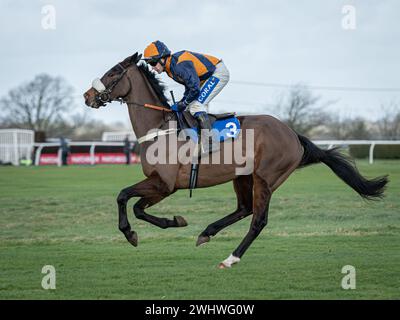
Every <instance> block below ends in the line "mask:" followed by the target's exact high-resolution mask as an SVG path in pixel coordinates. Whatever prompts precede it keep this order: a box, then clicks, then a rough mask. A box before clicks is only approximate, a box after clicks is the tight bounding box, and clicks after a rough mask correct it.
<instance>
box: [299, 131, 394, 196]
mask: <svg viewBox="0 0 400 320" xmlns="http://www.w3.org/2000/svg"><path fill="white" fill-rule="evenodd" d="M298 137H299V140H300V143H301V145H302V146H303V148H304V154H303V159H302V160H301V162H300V165H299V167H300V168H301V167H305V166H307V165H310V164H314V163H319V162H322V163H325V164H326V165H327V166H328V167H329V168H331V169H332V171H333V172H334V173H335V174H336V175H337V176H338V177H339V178H340V179H342V180H343V181H344V182H345V183H346V184H348V185H349V186H350V187H351V188H353V189H354V190H355V191H356V192H357V193H358V194H359V195H360V196H361V197H363V198H365V199H368V200H374V199H376V198H378V199H380V198H382V197H383V196H384V194H383V192H384V191H385V186H386V184H387V183H388V177H387V175H386V176H382V177H378V178H375V179H371V180H368V179H366V178H364V177H363V176H362V175H361V174H360V172H359V171H358V169H357V167H356V166H355V164H354V161H352V160H351V159H349V158H348V157H346V156H345V155H343V154H341V153H340V152H339V151H338V150H337V149H338V148H333V149H330V150H322V149H320V148H318V147H317V146H316V145H315V144H314V143H312V142H311V141H310V140H309V139H307V138H306V137H304V136H301V135H299V134H298Z"/></svg>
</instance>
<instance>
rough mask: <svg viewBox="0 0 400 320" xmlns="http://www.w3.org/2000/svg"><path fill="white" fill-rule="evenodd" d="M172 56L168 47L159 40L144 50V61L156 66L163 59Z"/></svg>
mask: <svg viewBox="0 0 400 320" xmlns="http://www.w3.org/2000/svg"><path fill="white" fill-rule="evenodd" d="M170 54H171V51H170V50H169V49H168V47H167V46H166V45H165V44H164V43H162V42H161V41H159V40H157V41H154V42H152V43H150V44H149V45H148V46H147V47H146V49H144V58H143V60H145V61H147V62H148V63H150V64H154V65H155V64H156V63H157V62H158V61H159V60H160V59H161V58H163V57H166V56H169V55H170Z"/></svg>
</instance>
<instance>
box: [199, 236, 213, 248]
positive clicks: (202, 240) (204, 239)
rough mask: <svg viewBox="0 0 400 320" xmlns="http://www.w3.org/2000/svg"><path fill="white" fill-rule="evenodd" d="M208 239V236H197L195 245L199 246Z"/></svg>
mask: <svg viewBox="0 0 400 320" xmlns="http://www.w3.org/2000/svg"><path fill="white" fill-rule="evenodd" d="M209 241H210V237H209V236H199V237H198V238H197V242H196V247H198V246H201V245H202V244H205V243H206V242H209Z"/></svg>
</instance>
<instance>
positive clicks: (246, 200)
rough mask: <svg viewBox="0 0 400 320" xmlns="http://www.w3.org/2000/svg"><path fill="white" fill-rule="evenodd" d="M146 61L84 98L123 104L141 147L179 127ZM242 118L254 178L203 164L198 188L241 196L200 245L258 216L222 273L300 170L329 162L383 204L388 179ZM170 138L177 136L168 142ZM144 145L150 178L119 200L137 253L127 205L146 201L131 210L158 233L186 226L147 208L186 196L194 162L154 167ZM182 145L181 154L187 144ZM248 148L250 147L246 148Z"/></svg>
mask: <svg viewBox="0 0 400 320" xmlns="http://www.w3.org/2000/svg"><path fill="white" fill-rule="evenodd" d="M140 59H141V55H139V54H138V53H135V54H134V55H132V56H130V57H128V58H126V59H125V60H123V61H122V62H120V63H118V64H117V65H115V66H114V67H113V68H111V69H110V70H109V71H107V72H106V73H105V74H104V75H103V77H102V78H101V79H97V80H96V81H93V84H92V87H91V88H90V89H89V90H88V91H86V92H85V93H84V99H85V103H86V105H87V106H90V107H92V108H99V107H100V106H104V105H106V104H107V103H108V102H111V101H121V102H125V103H126V104H127V106H128V111H129V116H130V120H131V123H132V127H133V130H134V132H135V134H136V136H137V137H139V140H140V138H141V137H142V138H143V137H147V136H148V132H149V130H151V129H154V128H164V127H165V126H166V124H167V123H169V122H170V121H173V120H176V115H175V113H173V112H170V111H171V110H169V104H168V99H167V98H166V96H165V95H164V86H163V84H162V83H161V82H160V81H159V80H158V79H157V78H156V76H155V75H154V74H153V73H152V72H151V71H150V70H149V69H148V67H147V66H146V65H145V64H144V63H141V62H140ZM152 106H153V107H152ZM157 106H158V107H157ZM238 119H239V122H240V126H241V133H240V134H239V136H242V138H244V139H245V137H244V132H245V131H246V130H252V131H253V132H254V135H253V138H254V153H253V156H252V158H251V159H248V160H250V161H252V163H253V167H252V171H251V172H249V173H248V174H237V170H235V169H236V168H237V166H238V163H236V162H232V163H227V164H225V163H220V164H212V163H211V164H207V163H204V164H203V163H200V166H199V173H198V181H197V186H198V187H210V186H214V185H218V184H222V183H225V182H228V181H233V186H234V190H235V193H236V197H237V209H236V210H235V211H234V212H233V213H231V214H228V215H227V216H225V217H223V218H222V219H220V220H218V221H216V222H214V223H211V224H210V225H208V226H207V228H206V229H205V230H204V231H203V232H202V233H201V234H200V235H199V236H198V239H197V243H196V245H197V246H198V245H201V244H204V243H206V242H208V241H210V237H212V236H215V235H216V234H217V233H218V232H219V231H221V230H222V229H223V228H225V227H227V226H229V225H231V224H233V223H235V222H237V221H239V220H241V219H243V218H245V217H247V216H249V215H252V219H251V223H250V228H249V231H248V232H247V234H246V236H245V237H244V239H243V240H242V242H241V243H240V244H239V246H238V247H237V248H236V250H234V251H233V253H232V254H231V255H230V256H229V257H228V258H227V259H225V260H224V261H223V262H221V263H220V264H219V267H220V268H226V267H231V265H233V264H234V263H237V262H239V261H240V258H241V257H242V256H243V254H244V253H245V251H246V250H247V249H248V248H249V246H250V245H251V243H252V242H253V241H254V239H256V237H257V236H258V235H259V234H260V232H261V231H262V230H263V228H264V227H265V226H266V225H267V222H268V211H269V204H270V200H271V196H272V194H273V192H274V191H275V190H276V189H277V188H278V187H279V186H280V185H281V184H282V183H283V182H284V181H285V180H286V179H287V178H288V177H289V175H290V174H291V173H292V172H293V171H294V170H296V169H298V168H302V167H305V166H307V165H311V164H316V163H324V164H325V165H327V166H328V167H329V168H330V169H331V170H332V171H333V172H334V173H335V174H336V175H337V176H338V177H339V178H340V179H342V180H343V181H344V182H345V183H346V184H347V185H349V186H350V187H351V188H352V189H354V190H355V191H356V192H357V193H358V194H359V195H360V196H361V197H363V198H365V199H368V200H372V199H379V198H382V197H383V194H384V190H385V186H386V184H387V182H388V179H387V176H381V177H378V178H375V179H371V180H368V179H366V178H364V177H363V176H362V175H361V174H360V173H359V171H358V170H357V168H356V167H355V165H354V164H353V162H352V161H351V159H349V158H347V157H346V156H344V155H342V154H341V153H340V152H339V151H338V150H337V149H336V148H334V149H330V150H323V149H320V148H318V147H317V146H316V145H315V144H313V143H312V142H311V141H310V140H309V139H308V138H306V137H304V136H302V135H299V134H297V133H296V132H294V131H293V130H292V129H290V128H289V127H288V126H287V125H285V124H284V123H283V122H281V121H279V120H278V119H276V118H274V117H272V116H268V115H245V116H240V117H238ZM171 136H172V134H171V135H169V136H168V138H171ZM245 140H246V139H245ZM142 142H143V143H142V144H141V165H142V169H143V172H144V174H145V176H146V177H147V178H146V179H145V180H143V181H141V182H139V183H136V184H134V185H132V186H129V187H127V188H124V189H122V190H121V192H120V193H119V195H118V198H117V203H118V212H119V230H120V231H121V232H122V233H123V234H124V235H125V237H126V239H127V240H128V241H129V242H130V243H131V244H132V245H133V246H137V244H138V236H137V233H136V232H135V231H134V230H132V229H131V226H130V224H129V221H128V218H127V203H128V200H129V199H130V198H132V197H139V198H140V199H139V200H138V201H137V202H136V203H135V205H134V206H133V212H134V215H135V216H136V217H137V218H138V219H142V220H145V221H147V222H149V223H151V224H154V225H156V226H158V227H160V228H170V227H184V226H186V225H187V222H186V221H185V219H184V218H183V217H181V216H174V217H173V219H167V218H160V217H156V216H153V215H150V214H148V213H146V212H145V211H144V209H145V208H148V207H150V206H153V205H155V204H156V203H158V202H160V201H161V200H163V199H164V198H166V197H168V196H170V195H171V194H173V193H174V192H175V191H176V190H178V189H187V188H188V187H189V175H190V169H191V167H190V163H189V164H188V163H185V164H182V163H175V162H174V163H155V164H153V163H150V162H149V161H148V159H147V157H146V154H147V151H148V150H149V148H151V146H152V144H153V143H155V142H154V140H152V139H142ZM180 143H181V144H180V145H179V147H180V146H181V145H182V144H183V143H184V142H180ZM226 144H227V142H224V143H221V145H220V151H218V152H220V153H221V154H223V152H224V148H226ZM245 144H246V141H245V143H244V144H243V148H245V147H244V146H245ZM243 150H244V149H243ZM167 152H168V151H167ZM167 158H168V157H167Z"/></svg>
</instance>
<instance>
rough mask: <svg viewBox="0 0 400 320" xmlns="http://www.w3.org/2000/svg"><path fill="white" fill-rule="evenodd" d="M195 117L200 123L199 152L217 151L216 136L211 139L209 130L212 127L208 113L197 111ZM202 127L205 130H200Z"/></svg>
mask: <svg viewBox="0 0 400 320" xmlns="http://www.w3.org/2000/svg"><path fill="white" fill-rule="evenodd" d="M195 117H196V118H197V120H198V122H199V125H200V137H201V153H210V152H214V151H217V150H218V149H219V143H218V142H219V141H217V140H216V138H214V139H213V135H212V133H213V132H212V131H211V130H212V127H211V122H210V118H209V117H208V114H207V113H206V112H197V113H195ZM203 129H204V130H205V131H202V130H203Z"/></svg>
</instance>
